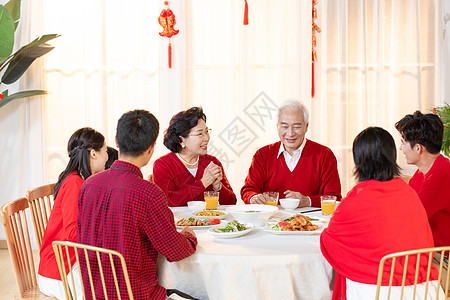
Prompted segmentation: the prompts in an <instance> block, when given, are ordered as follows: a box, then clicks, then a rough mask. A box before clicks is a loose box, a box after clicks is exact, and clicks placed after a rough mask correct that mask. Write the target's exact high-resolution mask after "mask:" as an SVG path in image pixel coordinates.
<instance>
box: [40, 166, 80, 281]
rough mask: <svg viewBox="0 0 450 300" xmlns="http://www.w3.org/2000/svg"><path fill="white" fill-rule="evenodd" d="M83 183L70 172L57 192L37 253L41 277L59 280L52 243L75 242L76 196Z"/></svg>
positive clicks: (72, 258) (73, 258)
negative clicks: (39, 249)
mask: <svg viewBox="0 0 450 300" xmlns="http://www.w3.org/2000/svg"><path fill="white" fill-rule="evenodd" d="M83 182H84V181H83V179H82V178H81V177H80V176H79V175H78V174H77V173H76V172H72V173H70V174H69V175H68V176H67V177H66V178H65V179H64V181H63V183H62V185H61V187H60V189H59V191H58V195H57V196H56V198H55V203H54V205H53V208H52V213H51V214H50V219H49V220H48V224H47V228H46V229H45V232H44V237H43V239H42V246H41V251H40V253H39V255H40V261H39V272H38V273H39V275H41V276H44V277H47V278H53V279H58V280H61V276H60V275H59V271H58V265H57V264H56V258H55V253H54V252H53V247H52V243H53V241H69V242H75V241H76V234H77V216H78V194H79V193H80V188H81V185H82V184H83ZM75 261H76V259H75V253H72V256H71V262H72V264H74V263H75ZM66 270H68V268H66Z"/></svg>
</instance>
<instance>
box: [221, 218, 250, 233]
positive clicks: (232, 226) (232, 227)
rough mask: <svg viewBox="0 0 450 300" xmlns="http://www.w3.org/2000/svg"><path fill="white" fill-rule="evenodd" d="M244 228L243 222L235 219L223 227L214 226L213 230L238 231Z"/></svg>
mask: <svg viewBox="0 0 450 300" xmlns="http://www.w3.org/2000/svg"><path fill="white" fill-rule="evenodd" d="M244 230H245V224H241V223H239V222H238V221H236V220H234V221H231V222H229V223H228V224H227V225H226V226H225V227H219V228H214V231H215V232H238V231H244Z"/></svg>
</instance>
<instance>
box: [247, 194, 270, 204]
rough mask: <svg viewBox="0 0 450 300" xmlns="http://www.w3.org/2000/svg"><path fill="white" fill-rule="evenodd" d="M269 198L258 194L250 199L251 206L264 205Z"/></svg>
mask: <svg viewBox="0 0 450 300" xmlns="http://www.w3.org/2000/svg"><path fill="white" fill-rule="evenodd" d="M267 200H268V199H267V197H266V196H264V195H263V194H258V195H255V196H253V197H252V198H250V204H264V203H266V201H267Z"/></svg>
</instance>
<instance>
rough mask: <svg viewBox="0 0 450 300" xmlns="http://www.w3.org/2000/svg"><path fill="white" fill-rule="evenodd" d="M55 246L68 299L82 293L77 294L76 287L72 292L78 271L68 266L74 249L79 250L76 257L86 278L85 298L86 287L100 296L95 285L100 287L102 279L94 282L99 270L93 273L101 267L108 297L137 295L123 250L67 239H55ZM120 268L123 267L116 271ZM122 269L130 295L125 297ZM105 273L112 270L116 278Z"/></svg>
mask: <svg viewBox="0 0 450 300" xmlns="http://www.w3.org/2000/svg"><path fill="white" fill-rule="evenodd" d="M53 250H54V251H55V256H56V261H57V263H58V268H59V273H60V274H61V278H62V281H63V285H64V290H65V292H66V297H67V299H70V297H71V296H72V297H73V298H74V299H78V295H76V289H74V290H75V292H72V295H71V292H70V287H69V284H71V285H72V286H75V282H74V280H75V279H74V274H72V273H73V272H72V271H71V270H70V269H71V268H68V266H69V265H70V262H69V261H68V258H69V257H70V255H69V253H71V251H75V256H76V261H77V263H78V265H79V266H80V267H79V276H80V278H81V279H82V289H83V296H84V299H86V297H85V296H86V289H90V292H89V293H88V294H90V295H92V298H93V299H95V298H96V297H95V292H96V291H95V289H94V286H96V287H98V286H99V285H100V283H98V282H97V283H95V282H94V279H93V278H94V277H96V278H98V276H96V275H98V274H93V270H98V272H99V273H100V274H99V275H100V279H101V286H102V288H103V291H102V292H103V295H104V297H105V299H108V298H109V299H134V298H133V292H132V290H131V284H130V279H129V277H128V271H127V266H126V264H125V259H124V257H123V255H122V254H120V253H119V252H117V251H114V250H109V249H105V248H100V247H94V246H89V245H84V244H79V243H73V242H67V241H54V242H53ZM114 258H115V259H114ZM80 259H81V263H80ZM115 261H116V262H115ZM117 261H120V264H119V263H117ZM82 268H85V270H82ZM120 269H121V271H116V270H120ZM118 272H121V275H123V278H124V280H125V284H126V289H127V295H126V296H125V297H124V295H122V294H121V291H120V289H119V281H118ZM83 273H84V274H83ZM105 273H108V274H109V273H112V276H113V279H114V281H113V282H112V281H111V280H105ZM66 274H68V275H66ZM119 277H121V276H119ZM69 280H70V282H69ZM86 283H89V285H88V286H86ZM113 283H114V287H115V289H113V287H111V286H108V285H112V284H113ZM111 290H115V293H114V295H110V294H109V293H108V291H109V292H110V291H111ZM122 293H123V291H122Z"/></svg>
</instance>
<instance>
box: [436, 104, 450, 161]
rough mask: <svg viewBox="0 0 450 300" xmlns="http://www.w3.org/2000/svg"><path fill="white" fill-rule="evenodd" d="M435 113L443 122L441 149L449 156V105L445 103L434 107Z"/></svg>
mask: <svg viewBox="0 0 450 300" xmlns="http://www.w3.org/2000/svg"><path fill="white" fill-rule="evenodd" d="M436 114H437V115H438V116H439V117H440V118H441V120H442V123H444V137H443V140H442V147H441V150H442V152H444V154H445V156H447V157H450V105H449V104H447V103H445V105H444V106H441V107H436Z"/></svg>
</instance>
